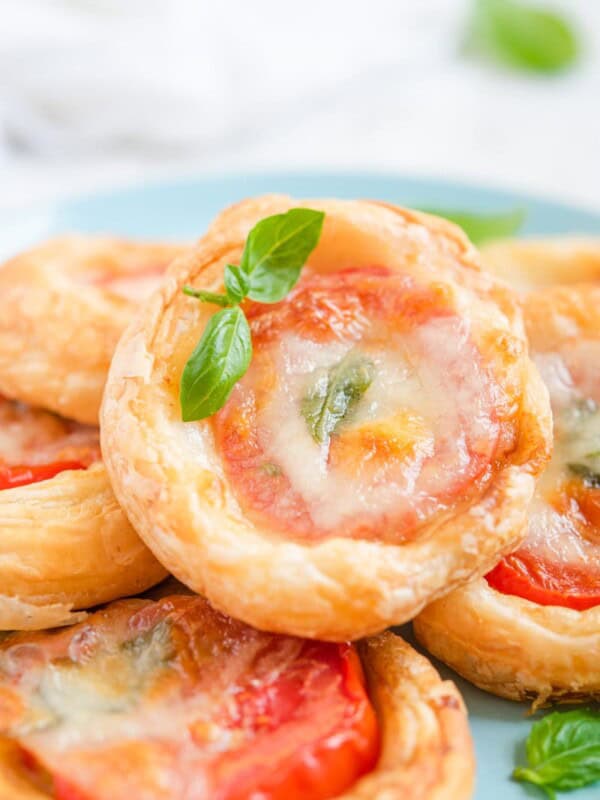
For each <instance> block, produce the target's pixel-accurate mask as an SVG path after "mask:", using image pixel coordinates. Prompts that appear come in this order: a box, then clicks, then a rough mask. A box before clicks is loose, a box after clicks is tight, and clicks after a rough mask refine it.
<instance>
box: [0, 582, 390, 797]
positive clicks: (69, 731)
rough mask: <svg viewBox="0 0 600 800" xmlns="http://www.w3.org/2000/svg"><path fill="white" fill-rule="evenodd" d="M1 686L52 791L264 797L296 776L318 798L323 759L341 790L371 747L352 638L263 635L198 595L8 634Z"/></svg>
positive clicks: (372, 733) (11, 724) (10, 718)
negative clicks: (72, 623)
mask: <svg viewBox="0 0 600 800" xmlns="http://www.w3.org/2000/svg"><path fill="white" fill-rule="evenodd" d="M0 696H1V697H2V700H3V702H2V704H1V705H0V735H4V736H8V737H10V738H12V739H16V740H17V741H18V743H19V744H20V745H21V746H22V747H23V748H24V750H25V751H26V752H27V753H28V754H29V755H30V756H32V757H33V759H34V760H35V761H36V762H37V763H38V764H39V765H40V766H42V767H43V768H44V769H45V770H47V771H48V772H49V773H50V775H51V776H52V778H53V782H54V786H55V789H56V790H57V796H58V797H62V796H63V794H61V791H59V789H60V788H61V787H62V788H64V789H65V792H64V796H65V797H71V796H76V797H79V796H85V797H89V798H91V799H93V800H129V798H131V797H144V798H145V800H170V798H173V800H175V798H183V797H185V798H188V799H189V800H204V799H205V798H207V797H216V796H218V797H220V798H223V800H234V798H239V797H251V796H252V797H255V796H256V797H259V796H260V797H264V798H269V797H271V796H272V795H271V794H270V793H269V789H268V788H267V787H271V786H272V785H274V786H275V789H276V790H277V791H281V790H282V786H283V788H284V789H285V786H286V785H287V784H286V781H292V782H293V781H295V780H297V781H298V786H304V788H305V790H306V797H308V798H310V800H321V798H322V797H324V796H327V797H329V796H331V793H328V794H326V795H324V794H321V793H320V792H319V786H318V781H316V782H315V783H313V782H312V779H311V778H310V776H311V774H313V772H312V770H313V769H314V765H315V764H318V766H319V770H322V771H323V772H324V773H326V772H327V770H329V769H331V770H333V772H334V773H335V772H336V770H337V771H338V772H339V776H337V777H336V775H335V774H334V783H333V784H331V785H332V786H333V788H334V789H336V791H335V792H334V793H335V794H336V795H337V794H338V791H342V790H344V789H345V788H346V787H347V786H348V784H349V783H352V782H353V781H354V780H355V779H356V778H357V777H358V776H359V775H361V774H362V773H363V772H365V771H367V770H368V769H370V768H371V767H372V766H373V764H374V762H375V759H376V757H377V747H378V740H377V728H376V720H375V716H374V712H373V710H372V708H371V706H370V703H369V701H368V698H367V696H366V694H365V691H364V686H363V685H362V677H361V671H360V665H359V662H358V660H357V657H356V654H355V653H354V651H353V650H352V648H351V647H350V646H349V645H346V644H342V645H340V644H331V643H322V642H310V641H304V640H301V639H296V638H293V637H284V636H273V635H270V634H267V633H261V632H259V631H255V630H252V629H251V628H248V627H246V626H245V625H243V624H242V623H238V622H235V621H233V620H229V619H228V618H226V617H223V616H221V615H220V614H217V612H214V611H213V610H212V609H210V607H209V606H208V604H207V603H206V601H204V600H203V599H202V598H199V597H195V596H194V597H192V596H174V597H167V598H163V599H162V600H160V601H158V602H156V603H153V602H151V601H147V600H128V601H122V602H119V603H114V604H112V605H111V606H108V607H107V608H106V609H104V610H102V611H100V612H97V613H96V614H94V615H93V616H92V617H89V618H88V620H86V622H84V623H81V624H79V625H76V626H74V627H72V628H70V629H62V630H60V631H55V632H40V633H34V634H12V635H10V634H9V635H8V636H7V637H6V638H5V639H4V640H3V641H2V642H1V643H0ZM321 711H322V712H323V713H322V714H321V713H320V712H321ZM340 776H341V777H340ZM329 778H331V776H329ZM274 779H275V780H274ZM336 781H337V782H336ZM278 782H280V783H281V785H278ZM57 787H58V788H57ZM295 788H296V784H295V783H293V785H291V786H290V791H291V792H292V793H294V790H295ZM263 790H264V791H263ZM274 796H277V797H281V796H284V794H276V795H274ZM294 796H295V795H294ZM303 796H305V795H304V794H303Z"/></svg>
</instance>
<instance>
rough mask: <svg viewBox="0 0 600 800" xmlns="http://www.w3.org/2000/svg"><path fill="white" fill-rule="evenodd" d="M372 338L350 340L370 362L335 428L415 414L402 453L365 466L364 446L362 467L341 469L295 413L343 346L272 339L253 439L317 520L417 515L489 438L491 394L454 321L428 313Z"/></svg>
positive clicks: (328, 524)
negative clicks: (273, 377)
mask: <svg viewBox="0 0 600 800" xmlns="http://www.w3.org/2000/svg"><path fill="white" fill-rule="evenodd" d="M376 340H377V341H381V342H385V344H384V345H379V347H378V348H373V347H369V346H364V345H363V346H361V345H358V347H357V349H358V351H359V353H360V354H361V355H364V356H366V357H368V358H369V359H370V360H371V361H372V362H373V363H374V365H375V368H374V377H373V380H372V383H371V385H370V386H369V387H368V389H367V390H366V391H365V392H364V394H363V396H362V397H361V399H360V400H359V402H358V404H357V406H356V408H355V409H353V410H352V411H351V413H350V414H349V416H348V419H347V420H345V421H344V422H343V423H342V426H341V427H340V431H342V432H343V431H344V430H349V431H360V430H361V428H368V427H369V426H370V425H372V423H374V422H386V423H387V424H388V427H389V429H390V430H391V429H393V428H394V426H395V425H396V426H397V425H398V418H399V417H402V415H405V417H406V419H409V418H410V419H412V420H415V419H416V418H418V420H419V423H418V424H417V425H413V428H414V434H413V446H412V447H406V448H405V449H404V451H403V457H396V458H394V457H391V456H390V458H389V459H388V460H387V462H386V463H383V464H381V465H380V467H379V468H378V469H376V470H373V469H372V468H371V467H372V464H370V463H369V453H368V452H366V453H364V455H363V465H364V469H363V468H362V467H361V466H360V465H359V466H358V468H357V469H354V465H353V468H352V471H351V473H350V472H349V471H348V470H345V469H344V468H343V465H341V466H338V467H332V464H331V461H330V458H329V456H330V448H329V442H324V443H323V444H319V443H318V442H316V441H315V440H314V438H313V436H312V435H311V431H310V429H309V426H308V424H307V422H306V420H305V419H304V417H303V416H302V414H301V413H300V409H301V406H302V398H303V396H304V395H305V393H306V391H307V386H308V385H310V381H311V380H314V378H313V376H314V373H315V371H316V370H317V369H319V368H323V367H325V368H328V367H332V366H333V365H335V364H337V363H339V362H340V360H341V359H342V358H344V356H346V355H347V354H348V352H349V350H350V346H349V345H348V344H344V343H341V342H339V341H335V342H328V343H325V344H317V343H314V342H307V341H306V340H303V339H299V338H298V337H297V336H295V335H286V336H284V337H282V339H280V340H279V341H278V342H277V348H276V351H275V355H274V358H275V361H276V374H277V382H276V386H275V388H274V390H273V391H272V393H271V394H270V397H269V400H268V402H267V404H266V405H265V406H264V408H262V409H261V410H260V411H259V419H258V430H259V437H260V442H261V446H262V448H263V450H264V452H265V454H266V456H267V458H269V460H271V461H273V462H274V463H276V464H278V465H279V466H280V467H281V468H282V469H283V471H284V472H285V474H286V475H287V477H288V478H289V480H290V482H291V484H292V487H293V489H294V490H295V491H296V492H298V493H299V494H300V495H301V496H302V498H303V499H304V501H305V503H306V504H307V507H308V509H309V511H310V514H311V517H312V519H313V521H314V523H315V524H316V525H317V526H318V527H319V528H324V529H328V528H333V527H336V526H339V525H340V524H342V523H343V522H344V520H349V519H353V518H355V517H356V516H357V515H363V514H385V513H386V512H388V511H392V510H393V511H394V512H395V513H396V512H398V510H400V512H401V513H403V512H411V511H413V512H415V513H418V514H421V513H422V514H425V515H426V514H427V513H429V512H430V511H431V510H435V506H436V503H437V501H436V500H435V499H432V498H434V497H435V496H436V495H440V494H443V493H444V492H446V491H451V487H452V486H453V485H455V484H456V483H457V482H460V481H461V480H463V479H465V478H467V477H468V474H469V472H468V471H469V468H470V466H471V463H472V454H473V450H475V451H476V452H481V453H482V454H484V455H485V456H489V455H490V453H491V451H492V450H493V447H494V446H495V441H496V437H497V430H496V425H495V423H494V421H493V400H494V398H493V397H492V394H491V392H490V388H489V381H488V380H486V375H485V374H484V371H483V368H481V367H479V366H478V362H477V357H476V355H475V352H474V348H473V345H472V343H471V342H470V339H469V331H468V329H467V327H466V325H465V324H464V323H463V322H461V321H459V320H457V319H456V318H439V319H432V320H430V321H429V322H428V323H426V324H424V325H421V326H419V327H418V328H416V329H415V330H414V331H412V332H410V333H406V334H403V335H400V334H390V333H389V332H388V333H387V336H385V335H382V336H380V337H377V339H376ZM388 343H389V344H388ZM411 424H412V423H411ZM381 430H383V427H382V428H381ZM404 435H405V438H406V436H408V435H411V434H410V432H405V434H404ZM438 505H439V504H438Z"/></svg>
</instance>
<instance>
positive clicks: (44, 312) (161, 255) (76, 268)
mask: <svg viewBox="0 0 600 800" xmlns="http://www.w3.org/2000/svg"><path fill="white" fill-rule="evenodd" d="M184 250H185V248H184V247H183V246H181V245H177V244H159V243H156V244H150V243H141V242H130V241H125V240H121V239H114V238H109V237H104V236H78V235H72V236H64V237H61V238H57V239H52V240H50V241H48V242H45V243H44V244H42V245H39V246H38V247H35V248H33V249H31V250H29V251H27V252H25V253H22V254H20V255H18V256H16V257H15V258H13V259H11V260H10V261H8V262H6V263H5V264H4V265H2V267H0V393H2V394H5V395H6V396H7V397H10V398H12V399H15V400H21V401H22V402H25V403H29V404H30V405H33V406H40V407H43V408H47V409H49V410H50V411H54V412H55V413H57V414H60V415H61V416H64V417H68V418H69V419H74V420H77V421H78V422H83V423H87V424H93V425H97V424H98V412H99V408H100V402H101V400H102V391H103V388H104V382H105V380H106V375H107V372H108V367H109V364H110V360H111V358H112V354H113V351H114V349H115V346H116V344H117V342H118V340H119V336H120V335H121V333H122V332H123V330H124V329H125V327H126V326H127V324H128V322H129V321H130V319H131V317H132V315H133V312H134V310H135V307H136V304H135V303H133V302H131V301H130V300H128V299H126V298H124V297H121V296H120V295H118V294H116V293H113V292H111V291H108V290H107V289H106V288H103V287H102V281H106V280H109V279H111V278H125V277H132V276H134V275H135V274H136V273H140V272H142V273H143V272H144V271H146V270H148V269H152V268H154V267H156V266H159V267H164V268H166V267H167V265H168V264H169V263H170V262H171V261H172V260H173V259H174V258H175V257H176V256H178V255H180V254H181V253H182V252H184Z"/></svg>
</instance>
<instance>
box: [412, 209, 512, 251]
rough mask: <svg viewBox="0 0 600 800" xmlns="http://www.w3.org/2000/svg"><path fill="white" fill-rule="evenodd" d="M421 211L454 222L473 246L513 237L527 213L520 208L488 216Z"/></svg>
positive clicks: (451, 211)
mask: <svg viewBox="0 0 600 800" xmlns="http://www.w3.org/2000/svg"><path fill="white" fill-rule="evenodd" d="M422 210H423V211H425V212H426V213H427V214H435V215H436V216H438V217H444V219H448V220H450V222H454V224H455V225H458V226H459V227H460V228H462V229H463V231H464V232H465V233H466V234H467V236H468V237H469V239H470V240H471V241H472V242H473V244H476V245H480V244H483V243H484V242H489V241H491V240H493V239H502V238H505V237H507V236H514V234H515V233H517V231H519V230H520V228H521V227H522V225H523V223H524V222H525V217H526V216H527V212H526V211H524V210H523V209H522V208H515V209H513V210H511V211H499V212H497V213H489V214H475V213H473V212H471V211H459V210H451V209H447V210H442V209H435V208H424V209H422Z"/></svg>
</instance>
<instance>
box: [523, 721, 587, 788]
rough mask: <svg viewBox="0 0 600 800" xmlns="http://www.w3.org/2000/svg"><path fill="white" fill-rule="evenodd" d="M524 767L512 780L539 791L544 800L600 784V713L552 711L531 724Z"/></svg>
mask: <svg viewBox="0 0 600 800" xmlns="http://www.w3.org/2000/svg"><path fill="white" fill-rule="evenodd" d="M526 752H527V761H528V762H529V765H528V766H527V767H517V768H516V769H515V770H514V772H513V778H515V780H518V781H527V782H529V783H533V784H535V785H536V786H539V787H540V788H541V789H543V790H544V791H545V792H546V794H547V795H548V797H550V798H554V797H555V796H556V794H555V793H556V792H564V791H569V790H570V789H578V788H580V787H582V786H587V785H588V784H590V783H594V782H595V781H597V780H600V712H598V711H592V710H590V709H577V710H575V711H562V712H561V711H554V712H553V713H551V714H548V715H547V716H545V717H544V718H543V719H541V720H539V721H538V722H535V723H534V724H533V726H532V728H531V733H530V734H529V738H528V739H527V743H526Z"/></svg>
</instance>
